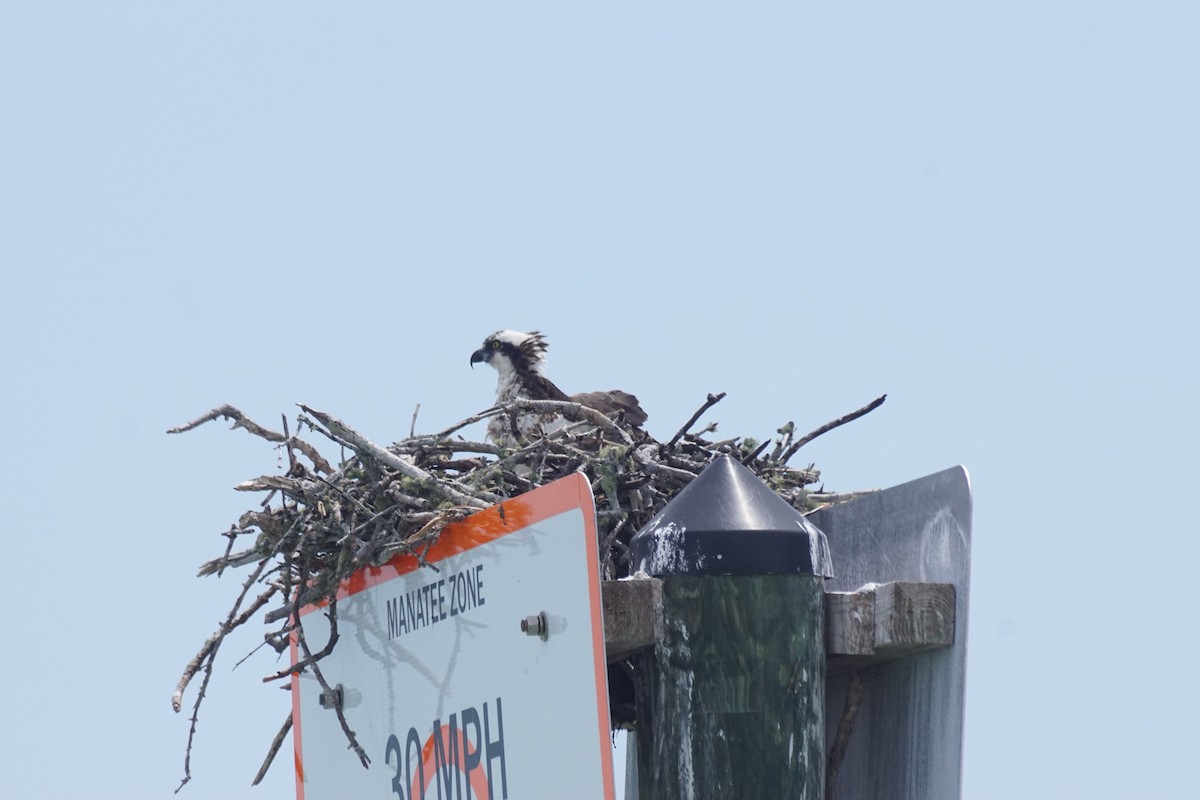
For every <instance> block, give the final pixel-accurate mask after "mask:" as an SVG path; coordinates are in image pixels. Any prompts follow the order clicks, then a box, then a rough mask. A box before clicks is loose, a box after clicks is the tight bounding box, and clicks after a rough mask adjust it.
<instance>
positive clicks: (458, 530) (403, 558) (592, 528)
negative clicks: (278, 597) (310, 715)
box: [291, 472, 615, 800]
mask: <svg viewBox="0 0 1200 800" xmlns="http://www.w3.org/2000/svg"><path fill="white" fill-rule="evenodd" d="M576 508H578V509H580V510H581V511H582V512H583V526H584V534H585V538H586V539H587V540H588V542H589V543H590V546H589V547H588V548H587V562H588V606H589V608H590V609H591V615H592V660H593V662H594V672H595V676H596V704H597V709H596V710H597V717H598V718H599V721H600V722H599V731H598V732H599V736H600V741H599V744H600V771H601V773H602V776H603V780H604V797H605V798H607V800H614V797H615V795H614V788H613V765H612V748H611V747H610V746H609V736H610V735H611V732H610V730H609V725H608V719H609V709H608V673H607V659H606V658H605V650H604V611H603V608H602V607H601V601H600V557H599V545H598V543H597V538H596V505H595V500H594V498H593V497H592V487H591V484H589V483H588V480H587V478H586V477H585V476H584V475H583V474H582V473H579V472H576V473H574V474H572V475H568V476H567V477H565V478H560V479H559V480H557V481H554V482H553V483H548V484H546V485H545V486H540V487H538V488H537V489H534V490H533V491H531V492H526V493H525V494H522V495H518V496H517V497H514V498H511V499H509V500H505V501H503V502H502V503H498V504H496V505H494V506H491V507H490V508H486V509H484V510H482V511H480V512H478V513H476V514H472V515H471V516H470V517H467V518H466V519H464V520H463V521H461V522H455V523H452V524H450V525H447V526H446V528H445V530H443V531H442V533H441V536H439V537H438V539H437V541H436V542H434V543H433V544H432V545H431V546H430V547H429V549H428V551H426V553H425V561H426V563H437V562H438V561H441V560H443V559H446V558H450V557H451V556H456V555H459V554H460V553H466V552H467V551H469V550H473V549H475V548H476V547H479V546H481V545H485V544H489V543H491V542H494V541H496V540H497V539H500V538H502V537H504V536H507V535H508V534H511V533H516V532H517V531H519V530H522V529H523V528H527V527H529V526H530V525H536V524H537V523H539V522H542V521H544V520H547V519H550V518H551V517H556V516H558V515H559V514H564V513H566V512H567V511H571V510H572V509H576ZM420 566H421V564H420V562H419V561H418V560H417V558H416V556H411V555H399V556H396V557H395V558H393V559H392V560H391V561H389V562H387V563H386V564H383V565H381V566H378V567H365V568H363V569H360V570H358V571H357V572H355V573H354V574H353V575H351V576H350V577H349V578H347V579H346V580H344V581H342V584H341V585H340V586H339V587H338V591H337V598H338V599H339V600H343V599H345V598H347V597H350V596H351V595H354V594H358V593H359V592H362V591H364V590H366V589H369V588H373V587H375V586H378V585H379V584H381V583H385V582H387V581H390V580H392V579H394V578H398V577H400V576H402V575H407V574H409V573H410V572H413V571H415V570H417V569H418V568H419V567H420ZM323 605H324V603H322V604H318V605H310V606H305V607H304V608H303V609H301V611H300V614H301V616H304V615H307V614H309V613H311V612H313V611H316V610H317V609H319V608H321V607H322V606H323ZM291 644H292V647H291V650H292V663H293V664H294V663H296V660H297V647H298V645H297V643H296V637H295V635H294V634H293V635H292V642H291ZM292 723H293V724H292V743H293V748H294V752H295V761H296V798H297V800H305V799H304V763H303V757H302V755H301V753H302V752H303V751H302V749H301V742H302V737H301V731H300V676H299V675H292Z"/></svg>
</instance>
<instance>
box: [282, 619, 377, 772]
mask: <svg viewBox="0 0 1200 800" xmlns="http://www.w3.org/2000/svg"><path fill="white" fill-rule="evenodd" d="M297 613H299V611H298V610H297ZM327 616H328V618H329V627H330V633H329V643H328V644H327V645H326V646H325V648H324V649H323V650H322V651H321V652H320V653H319V654H317V655H316V656H314V655H313V654H312V651H311V650H309V649H308V640H307V639H305V638H304V627H303V626H301V625H297V626H296V643H297V644H298V645H299V647H300V651H301V652H302V653H304V658H303V659H302V660H301V661H299V662H298V664H299V665H307V666H310V667H312V671H313V675H314V676H316V678H317V682H318V683H320V684H321V690H322V691H323V692H325V696H326V697H336V696H337V695H336V693H335V692H334V691H333V687H332V686H330V685H329V682H328V681H327V680H325V676H324V675H323V674H322V673H321V668H320V667H319V666H317V662H318V661H320V660H321V659H322V658H324V657H325V656H327V655H329V653H330V652H331V651H332V650H333V645H334V643H336V642H337V600H331V601H330V603H329V613H328V615H327ZM292 671H295V672H298V671H299V670H297V669H296V668H295V667H293V668H292ZM333 710H334V711H336V712H337V718H338V722H339V723H340V724H341V726H342V733H344V734H346V739H347V740H348V741H349V742H350V747H351V748H352V749H353V750H354V753H355V754H356V755H357V756H358V760H359V761H361V762H362V765H363V768H364V769H365V768H367V767H369V766H370V765H371V759H370V758H369V757H368V756H367V753H366V751H365V750H363V749H362V745H360V744H359V743H358V737H356V736H355V735H354V731H352V730H350V723H349V722H347V721H346V714H345V712H344V711H342V704H341V703H339V702H337V701H336V700H335V701H334V703H333Z"/></svg>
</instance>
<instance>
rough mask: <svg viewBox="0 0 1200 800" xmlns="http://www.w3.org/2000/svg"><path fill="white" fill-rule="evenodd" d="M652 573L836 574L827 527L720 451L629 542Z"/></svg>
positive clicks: (637, 562)
mask: <svg viewBox="0 0 1200 800" xmlns="http://www.w3.org/2000/svg"><path fill="white" fill-rule="evenodd" d="M629 560H630V564H631V566H632V568H633V571H635V572H645V573H647V574H649V575H777V574H792V575H820V576H821V577H824V578H832V577H833V563H832V562H831V560H830V558H829V544H828V543H827V542H826V541H825V534H824V533H822V532H821V529H820V528H818V527H817V526H816V525H813V524H812V523H811V522H809V521H808V520H807V519H805V518H804V515H803V514H801V513H800V512H799V511H797V510H796V509H794V508H792V507H791V506H790V505H788V503H787V501H786V500H784V499H783V498H782V497H780V496H779V495H777V494H776V493H775V492H774V491H773V490H772V489H771V487H769V486H767V485H766V484H765V483H763V482H762V480H761V479H760V478H759V477H758V476H757V475H755V474H754V473H753V472H751V471H750V470H749V469H747V468H746V467H744V466H742V464H741V463H740V462H739V461H738V460H737V459H734V458H730V457H729V456H721V457H719V458H718V459H716V460H715V461H713V462H712V463H711V464H709V465H708V466H707V467H706V468H705V469H704V471H703V472H701V473H700V475H699V476H698V477H697V478H696V479H695V480H694V481H692V482H691V483H689V484H688V485H687V486H685V487H684V488H683V490H682V491H681V492H680V493H679V494H677V495H675V498H674V499H673V500H671V502H670V503H667V505H666V507H665V508H663V510H662V511H660V512H659V513H658V514H657V515H655V517H654V519H652V520H650V522H649V523H647V524H646V526H645V527H643V528H642V529H641V530H640V531H638V532H637V533H635V534H634V535H633V539H631V540H630V542H629Z"/></svg>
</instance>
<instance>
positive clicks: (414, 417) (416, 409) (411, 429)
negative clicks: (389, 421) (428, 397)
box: [408, 403, 421, 439]
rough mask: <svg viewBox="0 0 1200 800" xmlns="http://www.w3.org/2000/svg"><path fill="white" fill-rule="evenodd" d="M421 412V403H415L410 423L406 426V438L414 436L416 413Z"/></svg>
mask: <svg viewBox="0 0 1200 800" xmlns="http://www.w3.org/2000/svg"><path fill="white" fill-rule="evenodd" d="M419 413H421V404H420V403H417V407H416V408H414V409H413V417H412V424H411V425H409V426H408V438H410V439H411V438H413V437H414V436H416V435H417V434H416V431H417V414H419Z"/></svg>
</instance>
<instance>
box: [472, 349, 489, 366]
mask: <svg viewBox="0 0 1200 800" xmlns="http://www.w3.org/2000/svg"><path fill="white" fill-rule="evenodd" d="M487 360H488V353H487V351H486V350H484V349H483V348H480V349H479V350H476V351H475V352H474V353H471V369H475V365H476V364H478V363H479V362H480V361H487Z"/></svg>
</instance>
